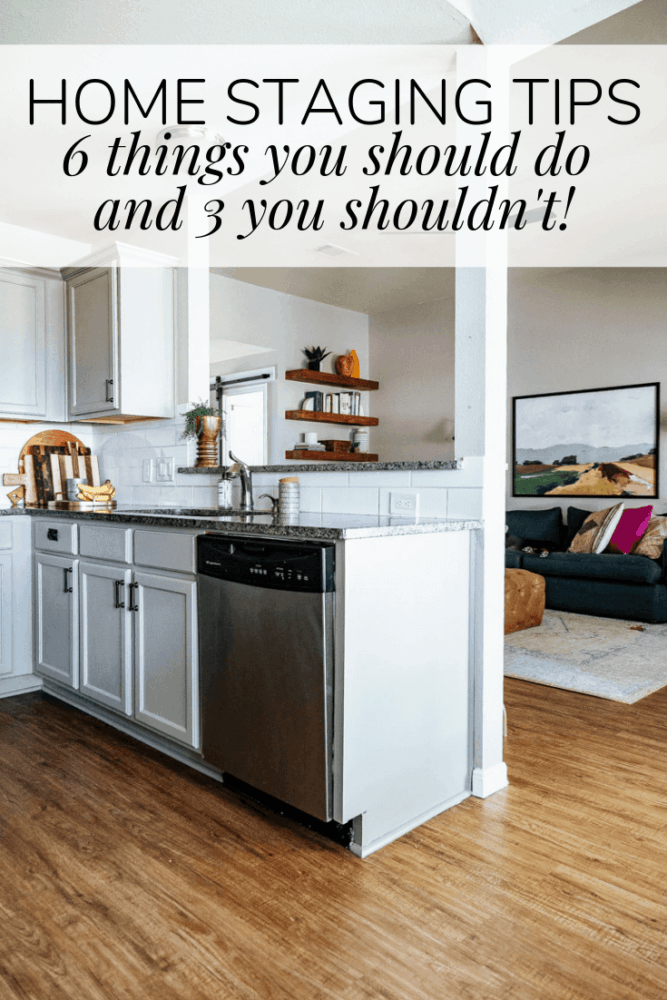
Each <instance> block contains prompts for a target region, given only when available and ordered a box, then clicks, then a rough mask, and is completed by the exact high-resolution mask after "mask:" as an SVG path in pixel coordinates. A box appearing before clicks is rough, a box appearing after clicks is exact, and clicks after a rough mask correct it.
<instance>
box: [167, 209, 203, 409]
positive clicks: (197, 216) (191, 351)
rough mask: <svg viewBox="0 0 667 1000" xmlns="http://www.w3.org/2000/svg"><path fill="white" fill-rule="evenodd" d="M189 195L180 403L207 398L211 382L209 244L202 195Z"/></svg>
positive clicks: (181, 292) (180, 316)
mask: <svg viewBox="0 0 667 1000" xmlns="http://www.w3.org/2000/svg"><path fill="white" fill-rule="evenodd" d="M198 194H199V192H196V193H195V195H194V197H192V198H190V197H188V198H187V199H186V205H187V225H188V236H187V264H188V266H187V267H181V268H179V269H178V279H177V302H178V305H177V328H178V338H177V349H176V400H177V403H178V404H179V405H182V404H186V403H190V402H193V401H194V400H197V399H206V400H207V399H208V397H209V383H210V336H211V332H210V301H209V297H210V275H209V245H208V240H207V239H205V238H202V239H196V238H195V237H196V234H197V233H198V232H205V231H206V225H207V220H206V213H205V212H204V208H203V202H204V201H205V197H204V196H203V195H201V196H199V197H197V195H198Z"/></svg>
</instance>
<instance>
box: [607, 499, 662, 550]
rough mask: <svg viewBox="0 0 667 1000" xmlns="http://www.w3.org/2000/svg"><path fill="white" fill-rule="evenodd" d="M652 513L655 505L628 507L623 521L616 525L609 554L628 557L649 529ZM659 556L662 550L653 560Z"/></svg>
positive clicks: (624, 512)
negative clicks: (613, 553)
mask: <svg viewBox="0 0 667 1000" xmlns="http://www.w3.org/2000/svg"><path fill="white" fill-rule="evenodd" d="M652 513H653V504H650V505H649V506H648V507H628V508H627V510H624V511H623V516H622V517H621V520H620V521H619V522H618V524H617V525H616V531H615V532H614V534H613V535H612V536H611V541H610V542H609V545H608V546H607V552H615V553H616V554H617V555H619V554H623V555H626V556H627V555H628V553H629V552H630V550H631V549H632V547H633V546H634V545H636V544H637V542H638V541H639V540H640V539H641V537H642V535H643V534H644V532H645V531H646V529H647V528H648V523H649V521H650V520H651V515H652ZM660 548H662V546H660ZM640 554H641V555H648V554H649V553H643V552H642V553H640ZM659 555H660V550H659V551H658V552H657V553H656V554H655V555H652V554H651V558H652V559H656V558H657V557H658V556H659Z"/></svg>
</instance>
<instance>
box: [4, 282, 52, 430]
mask: <svg viewBox="0 0 667 1000" xmlns="http://www.w3.org/2000/svg"><path fill="white" fill-rule="evenodd" d="M44 302H45V283H44V280H43V279H40V278H37V277H33V276H31V275H29V274H21V273H20V272H19V271H12V270H9V269H5V268H2V269H0V358H2V364H0V416H3V417H12V416H15V417H31V418H38V417H45V416H46V335H45V307H44Z"/></svg>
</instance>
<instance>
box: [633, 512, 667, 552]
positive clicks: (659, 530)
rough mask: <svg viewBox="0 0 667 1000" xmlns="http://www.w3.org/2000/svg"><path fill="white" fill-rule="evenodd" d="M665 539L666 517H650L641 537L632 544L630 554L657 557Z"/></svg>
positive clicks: (666, 537)
mask: <svg viewBox="0 0 667 1000" xmlns="http://www.w3.org/2000/svg"><path fill="white" fill-rule="evenodd" d="M665 540H667V517H652V518H651V520H650V521H649V525H648V528H647V529H646V531H645V532H644V534H643V535H642V537H641V538H640V539H639V541H638V542H637V544H636V545H633V547H632V550H631V555H633V556H648V557H649V559H659V558H660V556H661V555H662V546H663V544H664V542H665Z"/></svg>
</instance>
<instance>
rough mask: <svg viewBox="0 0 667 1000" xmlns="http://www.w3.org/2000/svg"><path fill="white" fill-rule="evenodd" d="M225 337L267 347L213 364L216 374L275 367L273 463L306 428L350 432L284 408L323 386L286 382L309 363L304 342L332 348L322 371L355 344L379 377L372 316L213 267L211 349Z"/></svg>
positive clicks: (329, 433) (365, 366) (364, 364)
mask: <svg viewBox="0 0 667 1000" xmlns="http://www.w3.org/2000/svg"><path fill="white" fill-rule="evenodd" d="M225 340H231V341H241V342H243V343H247V344H250V345H253V347H256V348H257V347H259V348H263V349H264V350H263V353H252V354H249V355H247V356H245V357H244V356H239V357H236V358H234V359H233V360H230V361H224V362H220V363H218V364H213V365H212V366H211V374H212V375H227V374H229V373H230V372H238V371H244V370H245V371H248V370H254V369H257V368H261V367H264V366H267V365H274V366H275V368H276V381H275V383H272V384H271V385H270V386H269V427H270V432H269V464H275V463H278V462H285V451H286V450H291V449H292V448H293V447H294V444H295V442H297V441H299V440H301V439H302V438H301V435H302V434H303V433H304V432H305V431H311V430H312V431H316V432H317V434H318V438H319V439H324V438H328V437H336V438H341V439H349V438H350V437H351V433H352V430H353V428H352V427H345V426H342V427H341V426H336V425H329V424H311V423H306V422H303V423H302V422H301V421H295V420H285V410H296V409H299V404H300V402H301V400H302V399H303V397H304V393H306V392H308V391H311V390H317V389H318V388H319V387H318V386H316V385H307V384H306V383H301V382H286V381H285V372H286V371H289V370H290V369H293V368H305V367H306V363H307V359H306V358H305V356H304V354H303V348H304V347H309V348H310V347H312V346H313V345H319V346H320V347H327V349H328V350H330V351H331V352H332V353H331V355H330V356H329V357H328V358H325V360H324V362H323V364H322V370H323V371H330V372H331V371H335V369H334V362H335V360H336V357H337V356H338V355H339V354H347V353H348V352H349V351H350V350H352V349H353V348H354V349H355V350H356V352H357V355H358V356H359V363H360V368H361V377H362V378H374V377H375V376H374V375H373V374H372V373H370V372H369V361H368V317H367V316H365V315H364V314H363V313H358V312H353V311H352V310H350V309H340V308H338V307H337V306H330V305H326V304H324V303H322V302H313V301H311V300H310V299H304V298H300V297H299V296H296V295H286V294H284V293H283V292H276V291H274V290H273V289H269V288H260V287H259V286H257V285H251V284H248V282H245V281H238V280H235V279H233V278H226V277H222V276H221V275H219V274H213V273H212V274H211V341H212V345H211V346H212V350H215V343H216V341H225ZM327 391H331V392H333V391H334V389H333V388H332V389H330V390H327V387H322V392H327ZM369 395H370V396H373V395H374V394H369V393H363V394H362V405H363V407H364V412H365V413H366V414H368V413H369ZM373 406H374V400H373V399H372V398H371V399H370V413H371V414H374V409H373ZM371 444H373V439H372V438H371ZM241 457H243V456H241Z"/></svg>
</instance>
